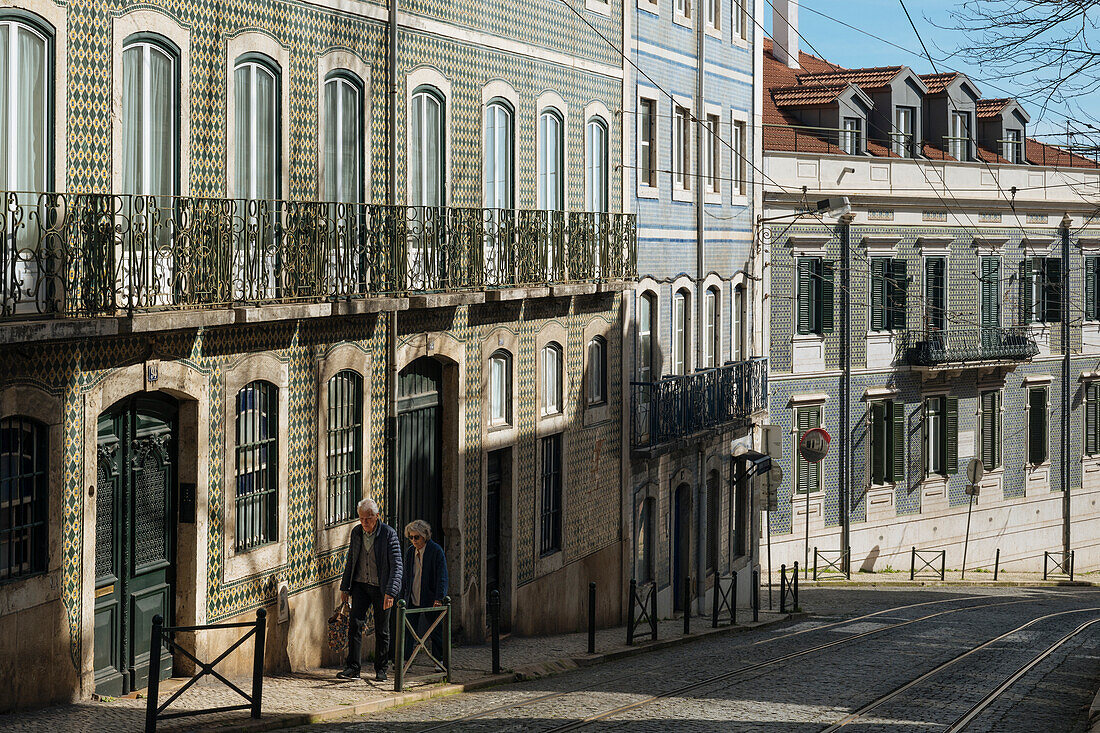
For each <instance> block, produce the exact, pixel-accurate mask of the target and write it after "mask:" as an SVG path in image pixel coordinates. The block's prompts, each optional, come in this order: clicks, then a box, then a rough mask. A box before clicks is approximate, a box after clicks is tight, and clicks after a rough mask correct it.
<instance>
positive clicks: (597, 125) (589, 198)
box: [584, 117, 607, 211]
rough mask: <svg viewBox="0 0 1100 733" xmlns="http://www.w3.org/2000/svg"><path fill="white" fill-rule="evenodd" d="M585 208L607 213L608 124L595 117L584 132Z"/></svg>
mask: <svg viewBox="0 0 1100 733" xmlns="http://www.w3.org/2000/svg"><path fill="white" fill-rule="evenodd" d="M584 166H585V208H586V210H588V211H607V124H606V123H605V122H604V121H603V120H601V119H600V118H599V117H593V118H592V119H590V120H589V121H588V124H587V125H586V126H585V132H584Z"/></svg>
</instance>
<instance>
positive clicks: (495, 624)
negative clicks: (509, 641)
mask: <svg viewBox="0 0 1100 733" xmlns="http://www.w3.org/2000/svg"><path fill="white" fill-rule="evenodd" d="M489 633H490V635H491V636H492V644H493V674H500V591H498V590H494V591H492V592H490V593H489Z"/></svg>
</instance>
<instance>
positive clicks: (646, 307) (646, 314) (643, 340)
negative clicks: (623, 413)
mask: <svg viewBox="0 0 1100 733" xmlns="http://www.w3.org/2000/svg"><path fill="white" fill-rule="evenodd" d="M656 315H657V299H656V297H654V295H653V293H649V292H647V293H642V297H640V298H638V381H639V382H650V381H653V367H654V365H653V356H654V354H653V333H654V330H655V328H654V318H655V317H656Z"/></svg>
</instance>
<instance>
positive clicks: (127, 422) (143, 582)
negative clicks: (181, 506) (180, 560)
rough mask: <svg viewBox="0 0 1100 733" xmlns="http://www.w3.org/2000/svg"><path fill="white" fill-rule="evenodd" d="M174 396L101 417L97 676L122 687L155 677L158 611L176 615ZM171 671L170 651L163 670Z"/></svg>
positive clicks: (105, 684)
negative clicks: (152, 662)
mask: <svg viewBox="0 0 1100 733" xmlns="http://www.w3.org/2000/svg"><path fill="white" fill-rule="evenodd" d="M176 416H177V407H176V403H175V402H174V401H173V400H171V399H170V398H168V397H163V396H160V395H156V394H150V395H144V394H143V395H137V396H135V397H131V398H128V399H126V400H124V401H122V402H120V403H118V404H116V405H114V406H113V407H111V408H110V409H109V410H107V411H106V412H104V413H103V414H102V415H101V416H100V418H99V439H98V441H97V442H98V446H97V448H98V473H97V476H98V478H97V481H96V545H95V550H96V552H95V555H96V565H95V574H96V579H95V588H96V590H95V596H96V599H95V683H96V692H97V693H99V694H101V695H122V694H126V693H128V692H131V691H133V690H139V689H142V688H144V687H146V686H147V685H148V682H149V630H150V628H151V626H152V623H153V616H156V615H158V614H159V615H160V616H162V617H163V618H164V619H165V623H167V624H170V623H172V605H173V604H172V600H173V598H174V595H175V594H174V593H173V588H172V584H173V582H174V580H175V578H174V572H173V568H174V563H175V510H174V507H175V503H174V498H175V487H176V478H177V477H176ZM171 673H172V657H171V655H170V654H168V653H167V652H164V653H163V654H162V656H161V660H160V677H161V679H164V678H166V677H169V676H170V675H171Z"/></svg>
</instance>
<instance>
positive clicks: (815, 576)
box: [814, 547, 817, 580]
mask: <svg viewBox="0 0 1100 733" xmlns="http://www.w3.org/2000/svg"><path fill="white" fill-rule="evenodd" d="M814 580H817V548H816V547H815V548H814Z"/></svg>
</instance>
